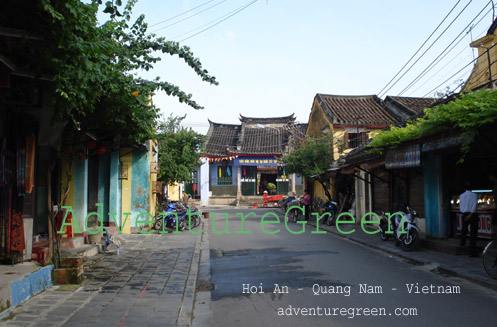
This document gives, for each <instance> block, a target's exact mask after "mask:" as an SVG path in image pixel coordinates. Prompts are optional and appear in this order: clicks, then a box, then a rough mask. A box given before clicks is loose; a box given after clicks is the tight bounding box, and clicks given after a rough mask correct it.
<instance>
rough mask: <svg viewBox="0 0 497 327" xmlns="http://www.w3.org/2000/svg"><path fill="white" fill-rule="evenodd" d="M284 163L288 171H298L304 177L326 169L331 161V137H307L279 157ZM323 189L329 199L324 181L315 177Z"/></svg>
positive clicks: (307, 177)
mask: <svg viewBox="0 0 497 327" xmlns="http://www.w3.org/2000/svg"><path fill="white" fill-rule="evenodd" d="M281 162H282V163H284V164H286V170H287V172H289V173H300V174H302V175H303V176H304V177H305V178H306V179H309V178H310V177H311V176H315V175H318V174H320V173H322V172H324V171H325V170H326V169H328V168H329V167H330V165H331V163H332V162H333V138H332V136H323V137H321V138H310V137H307V138H305V139H304V140H302V141H301V142H300V144H299V145H298V146H297V147H296V148H295V150H293V151H292V152H290V153H289V154H286V155H284V156H283V158H282V159H281ZM317 181H318V182H320V183H321V185H322V186H323V189H324V190H325V193H326V196H327V197H328V199H330V200H331V195H330V193H329V192H328V188H327V187H326V185H325V184H324V181H322V180H321V179H319V178H318V179H317Z"/></svg>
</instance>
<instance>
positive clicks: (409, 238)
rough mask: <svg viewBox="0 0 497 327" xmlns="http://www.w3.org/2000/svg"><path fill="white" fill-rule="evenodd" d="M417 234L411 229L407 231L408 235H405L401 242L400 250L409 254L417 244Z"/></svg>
mask: <svg viewBox="0 0 497 327" xmlns="http://www.w3.org/2000/svg"><path fill="white" fill-rule="evenodd" d="M418 239H419V234H418V231H417V230H415V229H412V230H410V231H409V233H408V235H406V236H405V237H404V238H403V239H402V242H401V246H402V250H404V251H406V252H409V251H411V250H412V249H414V248H415V247H416V244H417V243H418Z"/></svg>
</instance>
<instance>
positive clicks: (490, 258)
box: [483, 240, 497, 279]
mask: <svg viewBox="0 0 497 327" xmlns="http://www.w3.org/2000/svg"><path fill="white" fill-rule="evenodd" d="M483 267H485V270H486V271H487V273H488V274H489V275H490V276H492V277H493V278H495V279H497V240H494V241H492V242H490V243H488V244H487V246H485V250H483Z"/></svg>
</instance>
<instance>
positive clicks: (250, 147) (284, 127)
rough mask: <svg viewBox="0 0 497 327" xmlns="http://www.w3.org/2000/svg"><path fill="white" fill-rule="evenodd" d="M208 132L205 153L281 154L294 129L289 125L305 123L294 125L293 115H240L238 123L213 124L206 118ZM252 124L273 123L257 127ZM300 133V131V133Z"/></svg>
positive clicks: (218, 154)
mask: <svg viewBox="0 0 497 327" xmlns="http://www.w3.org/2000/svg"><path fill="white" fill-rule="evenodd" d="M208 121H209V124H210V126H209V131H208V132H207V141H206V143H205V152H204V154H205V155H206V156H226V155H228V154H238V155H243V154H246V155H263V156H267V155H275V156H281V155H282V154H283V152H284V151H285V149H286V148H287V145H288V142H289V140H290V138H291V136H292V135H293V133H294V131H292V130H290V129H289V126H295V128H297V129H298V128H301V129H302V128H304V127H305V126H307V124H295V116H294V114H291V115H289V116H284V117H273V118H253V117H244V116H242V115H240V121H241V122H242V123H241V124H222V123H215V122H213V121H211V120H210V119H208ZM256 124H261V125H276V126H266V127H265V128H259V127H260V126H259V127H257V126H256ZM301 133H303V132H301Z"/></svg>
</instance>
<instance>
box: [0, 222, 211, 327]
mask: <svg viewBox="0 0 497 327" xmlns="http://www.w3.org/2000/svg"><path fill="white" fill-rule="evenodd" d="M204 229H205V227H204ZM199 230H200V227H199V228H198V229H195V230H193V231H194V232H195V231H199ZM202 236H203V235H202V233H200V234H193V233H190V232H189V231H188V230H187V231H185V232H183V233H181V234H172V233H168V234H160V235H159V234H149V235H141V234H131V235H129V234H128V235H121V237H122V238H123V239H124V243H125V244H124V245H122V246H121V251H120V255H119V256H117V254H116V251H115V248H112V247H111V249H110V251H109V252H108V253H107V254H106V255H105V256H103V255H102V254H100V255H98V256H96V257H95V258H94V260H93V265H92V266H86V267H85V276H86V278H87V280H86V283H85V284H84V285H83V286H82V287H79V288H78V289H76V290H72V291H71V290H70V289H67V288H63V287H61V288H58V287H52V288H50V289H48V290H47V291H46V292H44V293H42V294H40V295H38V296H36V297H34V298H32V299H30V300H28V301H27V302H25V303H24V304H23V305H21V306H19V307H18V308H16V309H15V310H13V311H12V313H11V316H10V317H9V319H8V320H4V321H1V322H0V325H2V326H21V327H23V326H30V327H42V326H54V327H57V326H71V327H78V326H191V325H192V318H193V312H194V299H195V289H196V285H197V277H198V272H199V262H200V251H201V241H202ZM209 304H210V303H209Z"/></svg>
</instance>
